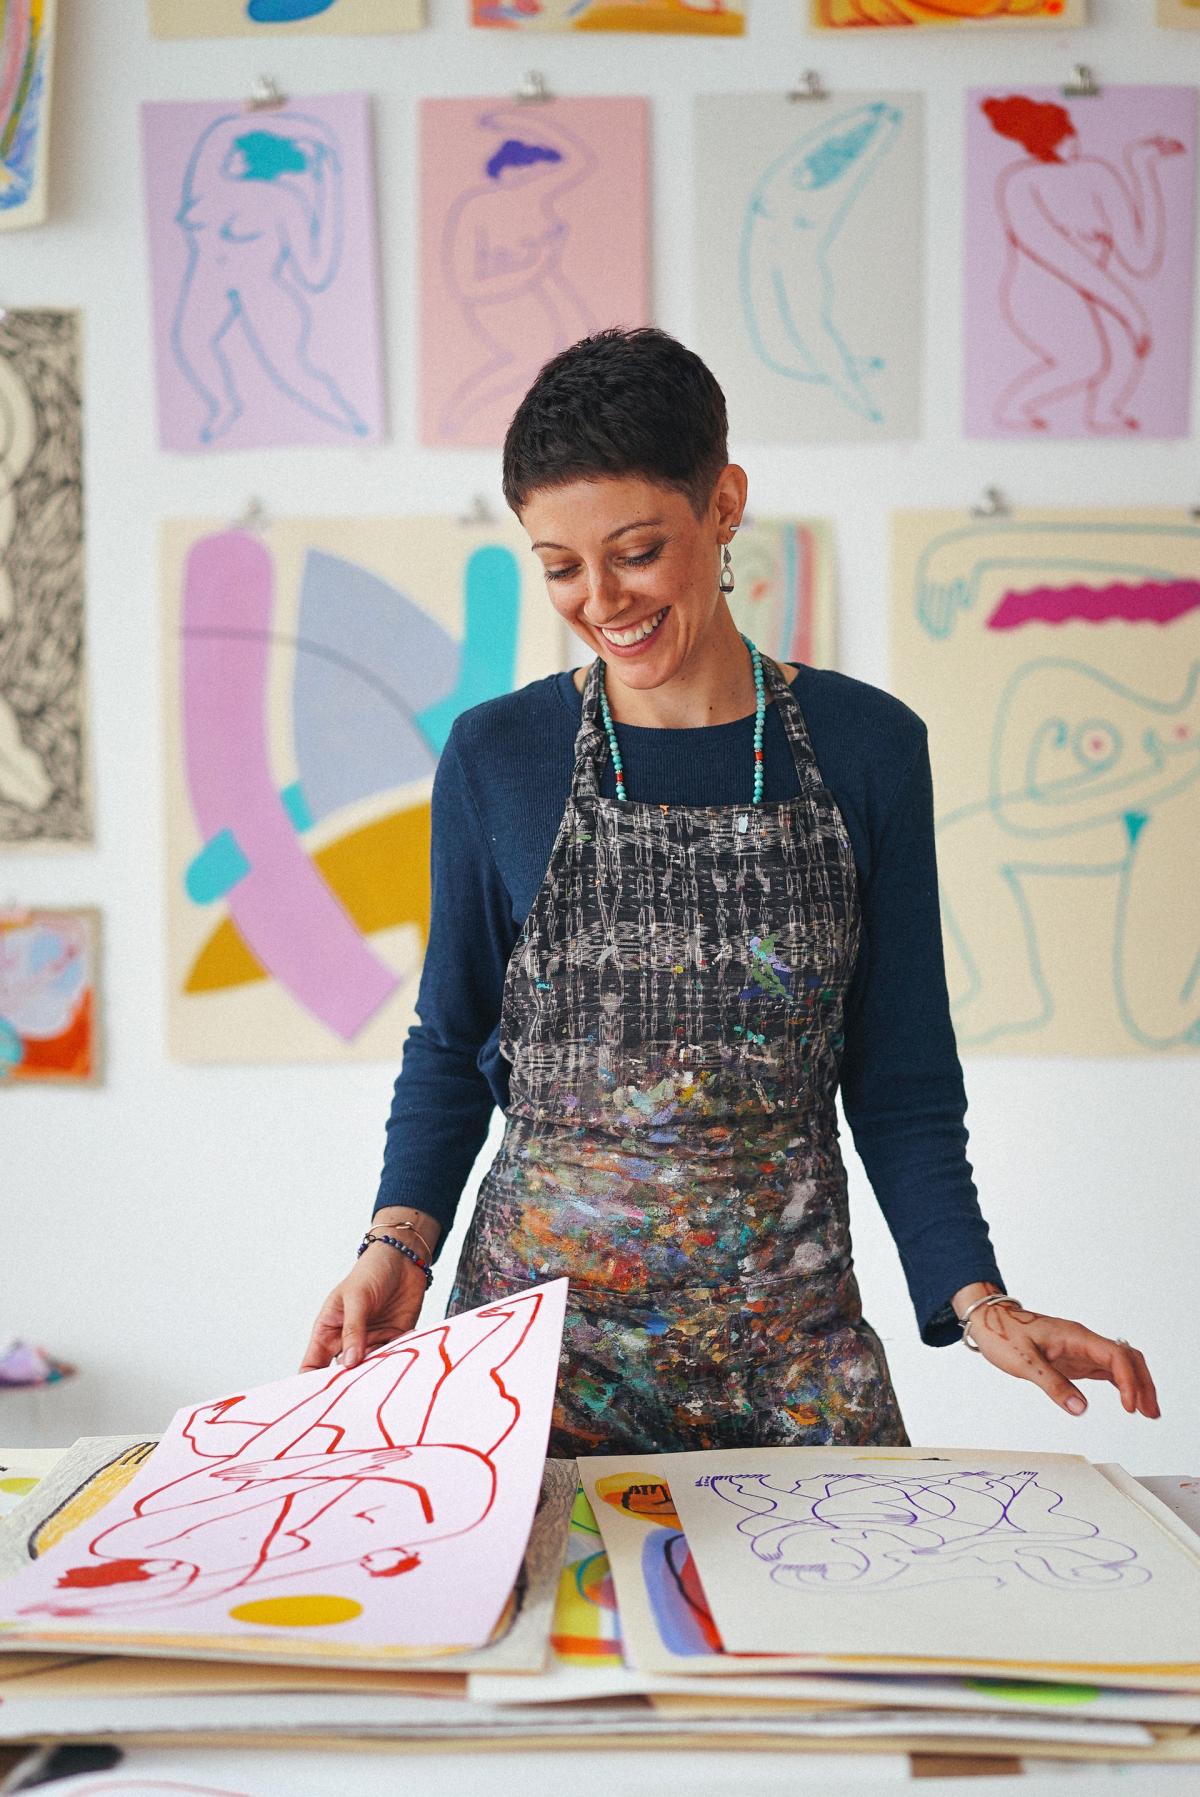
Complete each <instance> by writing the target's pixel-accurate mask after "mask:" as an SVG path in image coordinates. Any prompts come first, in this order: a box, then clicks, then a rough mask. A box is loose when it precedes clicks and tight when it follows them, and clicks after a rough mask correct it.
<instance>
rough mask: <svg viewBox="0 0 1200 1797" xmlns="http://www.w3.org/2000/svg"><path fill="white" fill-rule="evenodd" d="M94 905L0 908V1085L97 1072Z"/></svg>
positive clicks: (82, 1081)
mask: <svg viewBox="0 0 1200 1797" xmlns="http://www.w3.org/2000/svg"><path fill="white" fill-rule="evenodd" d="M99 948H100V917H99V913H98V912H96V911H89V910H71V911H68V910H53V911H17V912H7V913H3V914H0V1087H2V1086H5V1085H19V1084H22V1083H25V1082H31V1081H36V1082H39V1083H46V1082H49V1083H59V1084H67V1085H92V1084H94V1083H95V1082H96V1081H97V1080H98V1079H99V1077H100V1036H99V1027H98V1018H97V1003H98V997H97V984H98V974H97V962H98V958H99Z"/></svg>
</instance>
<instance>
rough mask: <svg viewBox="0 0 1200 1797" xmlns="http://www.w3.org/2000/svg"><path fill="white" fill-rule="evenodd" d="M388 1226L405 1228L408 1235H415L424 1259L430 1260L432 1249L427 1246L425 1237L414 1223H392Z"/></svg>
mask: <svg viewBox="0 0 1200 1797" xmlns="http://www.w3.org/2000/svg"><path fill="white" fill-rule="evenodd" d="M389 1227H390V1228H392V1229H406V1230H407V1231H408V1233H409V1235H415V1236H416V1238H417V1240H418V1242H420V1244H421V1251H422V1253H423V1254H424V1256H425V1258H426V1260H428V1261H432V1259H433V1249H432V1248H431V1247H430V1246H429V1243H428V1242H427V1241H426V1240H425V1237H424V1236H423V1235H422V1234H421V1231H420V1230H419V1229H418V1228H417V1226H416V1224H415V1223H392V1224H390V1225H389Z"/></svg>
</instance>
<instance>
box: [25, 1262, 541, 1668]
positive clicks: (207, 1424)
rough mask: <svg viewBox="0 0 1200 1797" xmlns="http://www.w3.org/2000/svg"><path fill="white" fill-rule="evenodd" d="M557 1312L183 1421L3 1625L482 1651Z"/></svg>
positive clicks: (525, 1488) (536, 1437)
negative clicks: (466, 1647) (476, 1648)
mask: <svg viewBox="0 0 1200 1797" xmlns="http://www.w3.org/2000/svg"><path fill="white" fill-rule="evenodd" d="M565 1296H566V1281H565V1280H556V1281H554V1282H553V1283H552V1284H550V1285H546V1286H541V1287H538V1288H535V1289H534V1290H531V1291H526V1292H521V1293H518V1294H516V1295H515V1296H514V1297H512V1298H510V1299H505V1300H498V1301H496V1302H495V1303H492V1304H488V1305H483V1306H481V1307H480V1308H479V1309H477V1310H474V1311H469V1312H466V1313H464V1314H463V1315H462V1316H458V1317H454V1318H452V1319H450V1320H449V1321H447V1322H444V1323H439V1324H436V1325H433V1326H431V1327H430V1328H428V1329H421V1330H417V1331H414V1332H413V1333H412V1334H411V1335H408V1336H404V1337H401V1338H400V1340H398V1341H397V1342H395V1343H393V1344H391V1345H390V1346H389V1347H387V1348H384V1349H381V1350H379V1351H378V1352H377V1353H375V1354H372V1355H371V1356H369V1358H368V1359H367V1360H366V1361H364V1362H363V1363H362V1365H361V1366H358V1367H354V1368H334V1369H327V1370H324V1371H321V1372H313V1373H301V1374H297V1375H295V1376H294V1377H292V1378H290V1379H284V1380H280V1381H279V1382H278V1383H276V1384H273V1385H267V1386H262V1387H260V1388H259V1389H258V1390H257V1391H252V1392H250V1393H247V1394H246V1395H238V1396H232V1397H226V1398H222V1399H219V1400H218V1401H216V1402H215V1403H208V1404H201V1405H198V1406H196V1407H195V1408H193V1409H190V1410H183V1411H180V1413H179V1414H178V1416H177V1417H176V1418H175V1419H174V1421H173V1423H172V1425H171V1427H170V1429H169V1431H168V1433H167V1434H166V1436H164V1438H163V1440H162V1442H161V1444H160V1445H159V1447H158V1448H157V1449H156V1450H155V1452H154V1453H153V1454H152V1455H151V1457H150V1460H149V1463H148V1464H147V1465H145V1466H144V1467H143V1468H142V1469H141V1471H140V1472H139V1473H138V1474H137V1475H136V1477H135V1478H134V1479H133V1481H132V1482H131V1483H130V1484H129V1485H128V1486H127V1487H126V1489H125V1490H124V1491H122V1492H121V1493H120V1495H119V1496H117V1497H116V1498H115V1499H114V1500H113V1502H112V1503H111V1504H110V1505H108V1506H107V1507H106V1508H105V1509H104V1510H103V1511H102V1512H101V1513H100V1515H99V1516H98V1517H96V1518H95V1520H94V1521H93V1522H92V1523H91V1524H90V1525H89V1527H88V1529H87V1531H86V1538H83V1537H82V1536H81V1535H80V1534H74V1535H71V1536H69V1537H67V1538H66V1539H65V1540H63V1541H61V1542H60V1543H59V1545H58V1546H57V1547H54V1548H51V1549H50V1550H49V1551H48V1552H47V1553H46V1554H45V1555H44V1556H42V1557H39V1559H38V1560H37V1561H36V1562H35V1563H34V1565H32V1566H31V1567H29V1568H28V1570H27V1571H25V1572H24V1573H22V1574H21V1575H19V1576H18V1577H17V1578H16V1579H14V1580H13V1581H12V1582H11V1583H10V1584H8V1585H6V1586H5V1587H4V1589H3V1592H2V1593H0V1621H3V1622H5V1623H7V1624H9V1625H10V1628H11V1629H12V1630H13V1631H24V1632H26V1633H29V1634H32V1635H36V1636H37V1638H39V1639H54V1638H57V1637H58V1636H59V1635H64V1636H70V1638H71V1639H73V1640H99V1639H103V1640H105V1641H106V1642H107V1644H108V1645H109V1646H110V1647H112V1648H113V1650H114V1651H119V1650H120V1647H121V1642H122V1638H123V1637H128V1638H130V1639H141V1640H142V1641H145V1640H146V1639H147V1638H148V1637H152V1638H154V1639H155V1640H158V1641H161V1642H162V1643H163V1644H164V1651H174V1652H186V1651H187V1645H188V1642H189V1641H191V1642H192V1643H193V1645H195V1643H197V1642H199V1641H202V1642H204V1643H205V1644H206V1645H207V1646H209V1647H211V1646H212V1645H213V1643H214V1642H216V1643H221V1642H227V1643H228V1644H229V1645H230V1646H231V1647H232V1648H233V1649H234V1650H235V1651H237V1650H239V1648H240V1647H241V1646H242V1645H244V1644H245V1643H247V1642H250V1643H254V1642H255V1641H260V1642H261V1641H263V1640H269V1641H270V1642H273V1643H274V1644H276V1645H278V1646H287V1645H288V1644H290V1643H294V1642H296V1641H304V1640H307V1641H311V1640H312V1639H313V1638H314V1637H318V1638H319V1639H320V1640H321V1642H322V1643H323V1645H324V1646H325V1648H326V1649H327V1650H328V1649H330V1648H334V1647H335V1644H336V1646H338V1647H347V1648H350V1649H355V1648H358V1649H361V1648H363V1647H364V1646H366V1647H379V1648H390V1649H412V1648H433V1647H450V1646H460V1647H461V1646H475V1647H479V1646H482V1645H483V1643H484V1642H486V1641H487V1640H488V1639H489V1637H490V1636H491V1634H492V1632H493V1629H494V1628H495V1626H496V1623H497V1621H498V1619H499V1618H500V1616H501V1613H502V1611H503V1609H504V1606H505V1604H506V1603H507V1602H508V1600H509V1597H510V1594H511V1592H512V1589H513V1583H514V1580H515V1579H516V1576H517V1571H518V1569H519V1567H520V1565H521V1560H522V1556H523V1554H524V1552H525V1547H526V1542H527V1540H528V1537H529V1533H530V1525H531V1522H532V1520H533V1515H534V1509H535V1505H536V1503H537V1496H538V1492H539V1489H540V1487H541V1482H542V1471H543V1467H544V1464H545V1448H546V1438H547V1434H548V1432H549V1427H550V1410H551V1405H552V1402H553V1395H554V1385H555V1380H556V1377H557V1370H558V1353H559V1343H560V1339H561V1333H562V1319H563V1310H564V1304H565ZM547 1625H548V1617H547Z"/></svg>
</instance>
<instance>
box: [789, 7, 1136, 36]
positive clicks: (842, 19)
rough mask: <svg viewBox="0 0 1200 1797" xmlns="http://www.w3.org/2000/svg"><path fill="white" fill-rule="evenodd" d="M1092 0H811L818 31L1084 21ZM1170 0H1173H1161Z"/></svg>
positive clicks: (813, 22)
mask: <svg viewBox="0 0 1200 1797" xmlns="http://www.w3.org/2000/svg"><path fill="white" fill-rule="evenodd" d="M1086 3H1087V0H808V23H809V27H810V29H811V30H813V31H879V30H885V31H886V30H889V29H891V28H893V27H895V26H902V27H905V28H911V27H912V26H914V25H917V26H920V27H922V29H925V30H939V29H942V28H944V27H946V26H948V25H963V26H968V27H970V26H984V27H987V28H991V27H993V26H999V27H1003V26H1006V25H1009V26H1012V25H1017V26H1028V25H1045V26H1049V27H1050V28H1051V29H1056V30H1060V31H1061V29H1062V28H1063V26H1064V25H1082V24H1083V23H1084V20H1085V17H1086ZM1160 4H1169V0H1160Z"/></svg>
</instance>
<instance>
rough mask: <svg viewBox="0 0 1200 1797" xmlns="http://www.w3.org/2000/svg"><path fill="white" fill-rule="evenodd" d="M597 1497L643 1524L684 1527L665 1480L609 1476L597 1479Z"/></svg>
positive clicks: (671, 1527)
mask: <svg viewBox="0 0 1200 1797" xmlns="http://www.w3.org/2000/svg"><path fill="white" fill-rule="evenodd" d="M596 1496H597V1497H598V1498H603V1500H604V1502H605V1503H606V1504H611V1505H612V1507H613V1509H614V1510H624V1512H625V1514H626V1515H627V1516H637V1517H640V1518H641V1520H642V1521H643V1522H656V1523H661V1524H662V1526H663V1528H664V1529H678V1528H681V1527H682V1524H681V1523H680V1521H679V1517H678V1514H677V1512H676V1509H675V1500H674V1498H673V1497H672V1496H671V1487H670V1486H669V1485H668V1484H667V1482H666V1480H665V1479H658V1478H650V1479H648V1478H647V1477H646V1475H645V1473H609V1474H607V1476H606V1477H605V1478H603V1479H597V1480H596Z"/></svg>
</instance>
